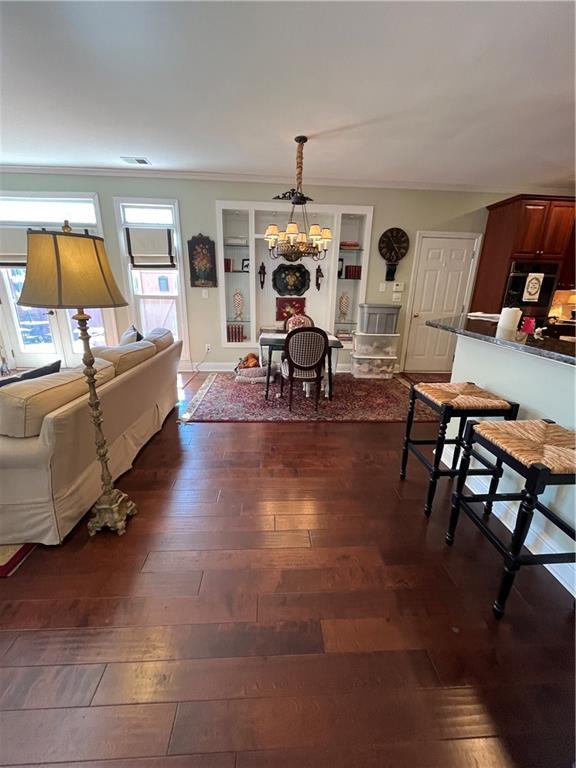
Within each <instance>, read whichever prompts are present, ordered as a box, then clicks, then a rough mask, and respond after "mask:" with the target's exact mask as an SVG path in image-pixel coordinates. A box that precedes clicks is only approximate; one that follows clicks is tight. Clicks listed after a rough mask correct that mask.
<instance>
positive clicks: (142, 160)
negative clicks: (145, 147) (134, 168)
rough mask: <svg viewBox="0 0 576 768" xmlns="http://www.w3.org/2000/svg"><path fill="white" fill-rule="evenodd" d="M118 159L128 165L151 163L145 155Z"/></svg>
mask: <svg viewBox="0 0 576 768" xmlns="http://www.w3.org/2000/svg"><path fill="white" fill-rule="evenodd" d="M120 160H123V161H124V162H125V163H127V164H128V165H152V163H151V162H150V160H147V159H146V158H145V157H121V158H120Z"/></svg>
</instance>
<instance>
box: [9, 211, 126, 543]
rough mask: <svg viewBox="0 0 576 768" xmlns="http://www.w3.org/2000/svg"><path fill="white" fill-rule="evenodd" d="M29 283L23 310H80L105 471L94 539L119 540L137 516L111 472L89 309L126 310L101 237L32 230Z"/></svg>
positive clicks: (65, 230)
mask: <svg viewBox="0 0 576 768" xmlns="http://www.w3.org/2000/svg"><path fill="white" fill-rule="evenodd" d="M27 251H28V256H27V262H26V277H25V279H24V285H23V286H22V293H21V294H20V298H19V299H18V304H21V305H23V306H25V307H45V308H47V309H70V308H72V309H76V314H75V315H73V319H74V320H75V321H76V322H77V323H78V328H79V331H80V339H81V340H82V344H83V347H84V354H83V357H82V362H83V363H84V375H85V377H86V381H87V384H88V393H89V396H88V404H89V406H90V412H91V418H92V423H93V424H94V433H95V441H96V453H97V456H98V461H99V462H100V466H101V482H102V493H101V495H100V496H99V498H98V499H97V501H96V503H95V504H94V506H93V507H92V509H91V512H92V517H91V518H90V520H89V521H88V532H89V534H90V535H91V536H93V535H94V534H95V533H96V532H97V531H100V530H101V529H102V528H110V529H112V530H113V531H116V532H117V533H118V534H119V535H121V534H123V533H124V532H125V530H126V519H127V517H129V516H130V515H134V514H136V507H135V505H134V502H133V501H131V500H130V499H129V498H128V496H127V495H126V494H125V493H123V492H122V491H120V490H119V489H118V488H115V487H114V483H113V481H112V476H111V474H110V469H109V467H108V447H107V444H106V438H105V437H104V433H103V431H102V421H103V418H102V411H101V409H100V400H99V398H98V394H97V391H96V370H95V369H94V356H93V354H92V351H91V349H90V335H89V333H88V321H89V320H90V315H88V314H86V312H85V311H84V310H85V308H86V307H95V308H96V307H97V308H99V309H104V308H110V307H125V306H126V305H127V303H128V302H127V301H126V300H125V299H124V297H123V296H122V294H121V293H120V290H119V288H118V286H117V285H116V281H115V280H114V276H113V274H112V270H111V269H110V264H109V262H108V257H107V255H106V249H105V247H104V240H103V239H102V238H101V237H97V236H95V235H90V234H88V232H87V231H86V232H85V234H78V233H75V232H72V229H71V227H70V226H69V224H68V222H67V221H65V222H64V226H63V227H62V231H61V232H49V231H46V230H28V249H27Z"/></svg>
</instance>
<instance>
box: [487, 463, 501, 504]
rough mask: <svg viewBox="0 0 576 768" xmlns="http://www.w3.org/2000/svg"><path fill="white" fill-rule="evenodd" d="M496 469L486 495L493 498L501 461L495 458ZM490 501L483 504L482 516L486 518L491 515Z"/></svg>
mask: <svg viewBox="0 0 576 768" xmlns="http://www.w3.org/2000/svg"><path fill="white" fill-rule="evenodd" d="M495 466H496V469H495V471H494V474H493V475H492V479H491V480H490V488H489V489H488V493H489V494H490V496H494V494H495V493H496V491H497V490H498V483H499V482H500V478H501V477H502V459H500V458H497V459H496V462H495ZM492 504H493V502H492V499H488V501H487V502H486V503H485V504H484V515H485V516H486V517H490V515H491V513H492Z"/></svg>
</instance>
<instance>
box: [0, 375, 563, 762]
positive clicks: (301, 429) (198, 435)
mask: <svg viewBox="0 0 576 768" xmlns="http://www.w3.org/2000/svg"><path fill="white" fill-rule="evenodd" d="M199 383H200V377H197V378H196V379H195V380H194V381H193V382H192V386H191V388H190V389H192V388H194V387H197V386H198V384H199ZM418 428H419V430H420V431H421V432H422V433H423V434H424V433H426V434H430V433H431V432H433V430H434V427H433V425H425V424H422V425H418ZM402 431H403V425H401V424H330V423H326V424H302V423H299V424H195V425H178V423H177V421H176V417H175V415H171V416H170V417H169V418H168V420H167V422H166V425H165V427H164V429H163V430H162V432H161V433H160V434H158V435H157V436H156V437H155V438H154V439H153V440H152V441H151V442H150V443H149V444H148V445H147V446H146V447H145V448H144V450H143V451H142V452H141V454H140V456H139V457H138V459H137V461H136V463H135V466H134V469H133V470H132V471H131V472H129V473H127V474H126V475H125V476H124V477H123V478H122V479H121V480H120V481H119V485H120V487H122V488H123V489H124V490H126V491H127V492H128V493H129V494H130V495H131V497H132V498H133V499H134V501H135V502H136V503H137V505H138V510H139V513H138V515H137V516H136V517H135V518H133V519H132V520H131V521H130V524H129V527H128V532H127V533H126V535H125V536H124V537H117V536H115V535H113V534H99V535H98V536H97V537H96V538H95V539H93V540H90V539H89V538H88V536H87V533H86V527H85V523H82V524H80V525H79V526H78V528H77V530H75V531H74V532H73V534H72V535H71V536H70V538H69V540H68V541H67V542H66V543H65V545H64V546H62V547H54V548H50V547H37V548H36V550H35V551H34V552H33V554H32V555H31V556H30V557H29V559H28V560H27V561H26V562H25V563H24V564H23V565H22V567H21V568H20V569H19V570H18V571H17V573H16V574H14V576H12V577H11V578H9V579H7V580H4V581H2V582H0V624H1V626H2V631H1V632H0V709H1V710H2V712H1V713H0V724H1V725H0V729H1V730H0V757H1V763H2V764H4V765H12V764H18V765H23V764H24V765H32V764H49V763H58V764H59V765H60V766H66V767H67V768H72V766H80V765H83V766H85V767H86V768H97V767H99V768H106V766H109V768H136V766H143V767H144V768H146V767H148V768H571V766H572V761H573V760H574V648H573V646H574V610H573V601H572V598H571V597H570V596H569V595H568V593H566V592H565V591H564V590H563V589H562V588H561V587H560V586H559V585H558V583H557V582H555V580H554V579H553V578H552V576H551V575H550V574H549V573H548V572H547V571H546V570H544V569H543V568H538V569H536V568H534V569H528V568H526V569H524V570H523V571H521V573H520V575H519V577H518V579H517V584H516V587H515V588H514V590H513V593H512V595H511V598H510V601H509V604H508V610H507V614H506V616H505V618H504V619H503V620H502V621H501V622H499V623H498V622H497V621H496V620H495V619H494V618H493V617H492V613H491V603H492V600H493V598H494V595H495V591H496V589H497V585H498V581H499V578H500V573H501V567H502V565H501V560H500V558H499V557H498V556H497V554H496V553H495V551H494V550H493V549H492V547H491V546H490V545H489V544H488V543H487V542H486V541H485V540H484V539H483V538H481V536H480V534H479V532H478V531H477V530H476V529H474V528H473V526H472V524H471V523H470V522H469V521H468V520H466V519H463V520H462V523H461V526H460V528H459V532H458V540H457V542H456V545H455V546H454V548H453V549H448V548H447V547H446V546H445V545H444V532H445V528H446V523H447V512H448V503H449V489H448V484H447V483H446V482H445V481H444V483H443V484H442V485H441V487H440V490H439V493H438V494H437V500H436V506H435V511H434V514H433V516H432V518H431V519H430V520H429V521H427V520H426V519H425V518H424V515H423V513H422V506H423V498H424V490H425V475H424V471H423V470H422V468H421V467H420V466H419V465H417V464H416V463H415V462H414V461H411V464H410V467H409V479H408V480H407V481H406V482H405V483H401V482H400V480H399V479H398V467H399V448H400V445H401V437H402ZM496 525H497V524H496ZM102 761H107V762H102Z"/></svg>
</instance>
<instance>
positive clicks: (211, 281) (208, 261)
mask: <svg viewBox="0 0 576 768" xmlns="http://www.w3.org/2000/svg"><path fill="white" fill-rule="evenodd" d="M188 259H189V260H190V285H191V286H192V288H215V287H216V286H217V285H218V280H217V278H216V248H215V246H214V240H211V239H210V238H209V237H206V235H203V234H202V233H200V234H198V235H195V236H194V237H191V238H190V240H188Z"/></svg>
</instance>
